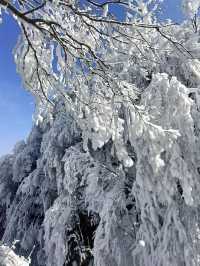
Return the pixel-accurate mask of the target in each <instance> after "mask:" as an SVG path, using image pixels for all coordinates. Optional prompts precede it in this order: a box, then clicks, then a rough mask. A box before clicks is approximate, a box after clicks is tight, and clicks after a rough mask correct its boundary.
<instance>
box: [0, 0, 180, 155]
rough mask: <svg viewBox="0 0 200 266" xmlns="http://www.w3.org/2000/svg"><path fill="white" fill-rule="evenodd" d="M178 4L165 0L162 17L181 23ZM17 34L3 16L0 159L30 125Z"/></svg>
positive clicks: (31, 108) (12, 23) (0, 36)
mask: <svg viewBox="0 0 200 266" xmlns="http://www.w3.org/2000/svg"><path fill="white" fill-rule="evenodd" d="M180 2H181V0H165V1H164V11H163V14H162V17H164V18H168V17H170V18H172V19H174V20H176V21H180V20H181V13H180V10H179V9H180V8H179V7H180ZM18 34H19V29H18V27H17V26H16V23H15V21H14V20H13V19H11V18H10V17H9V16H5V15H4V17H3V24H1V25H0V156H1V155H2V154H5V153H8V152H11V150H12V148H13V146H14V144H15V143H16V142H17V141H19V140H21V139H24V138H26V136H27V135H28V132H29V131H30V129H31V126H32V114H33V111H34V100H33V98H32V97H31V95H30V94H28V93H27V92H26V91H25V90H24V89H23V88H22V84H21V79H20V77H19V75H18V74H17V73H16V66H15V63H14V60H13V55H12V49H13V48H14V46H15V43H16V40H17V37H18Z"/></svg>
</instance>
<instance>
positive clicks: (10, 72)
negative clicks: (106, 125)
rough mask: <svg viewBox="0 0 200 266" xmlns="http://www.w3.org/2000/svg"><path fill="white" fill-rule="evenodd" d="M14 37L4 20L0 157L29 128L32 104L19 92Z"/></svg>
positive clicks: (7, 19)
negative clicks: (14, 57) (13, 52)
mask: <svg viewBox="0 0 200 266" xmlns="http://www.w3.org/2000/svg"><path fill="white" fill-rule="evenodd" d="M18 35H19V29H18V27H17V25H16V23H15V21H14V20H13V19H11V18H10V17H8V16H4V17H3V24H1V25H0V155H2V154H5V153H8V152H10V151H11V150H12V148H13V146H14V144H15V143H16V142H17V141H19V140H21V139H24V138H26V136H27V134H28V132H29V130H30V128H31V126H32V113H33V110H34V101H33V99H32V97H31V95H30V94H28V93H27V92H26V91H25V90H24V89H23V88H22V84H21V79H20V77H19V75H18V74H17V73H16V66H15V63H14V59H13V54H12V49H13V47H14V46H15V43H16V40H17V37H18Z"/></svg>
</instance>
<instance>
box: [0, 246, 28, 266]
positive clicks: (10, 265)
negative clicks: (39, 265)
mask: <svg viewBox="0 0 200 266" xmlns="http://www.w3.org/2000/svg"><path fill="white" fill-rule="evenodd" d="M0 265H1V266H28V265H30V264H29V261H27V260H25V259H24V258H23V257H19V256H17V255H16V254H15V253H14V251H13V250H12V249H10V248H9V247H6V246H0Z"/></svg>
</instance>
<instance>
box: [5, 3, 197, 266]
mask: <svg viewBox="0 0 200 266" xmlns="http://www.w3.org/2000/svg"><path fill="white" fill-rule="evenodd" d="M1 1H3V0H0V3H1ZM22 2H23V1H22ZM159 2H160V1H156V4H155V5H153V1H142V0H137V1H134V3H132V2H130V3H129V6H128V7H129V12H128V13H127V14H126V19H125V20H123V21H118V22H117V21H116V20H115V19H114V18H113V17H112V16H111V15H110V14H109V11H110V9H111V7H110V5H108V4H106V5H104V4H98V3H97V2H91V1H89V6H88V5H86V6H85V5H83V6H78V7H77V5H76V2H73V1H72V2H69V3H68V2H67V3H65V2H63V1H47V3H46V4H45V5H43V6H42V9H37V10H35V11H34V12H31V13H30V12H29V11H27V6H26V5H24V6H23V8H24V9H23V13H20V15H18V17H17V18H18V20H19V23H20V25H21V28H22V36H21V38H20V39H19V42H18V44H17V46H16V49H15V60H16V63H17V68H18V71H19V72H20V73H21V75H22V78H23V81H24V84H25V86H26V88H27V89H28V90H30V91H31V92H32V93H33V94H34V95H35V97H36V99H37V110H36V114H35V125H34V127H33V130H32V131H31V134H30V136H29V138H28V139H27V141H26V142H20V143H18V144H17V145H16V147H15V148H14V152H13V154H12V155H7V156H5V157H3V158H1V160H0V213H1V219H0V236H1V239H2V242H3V243H6V244H8V245H12V243H13V241H15V240H19V242H17V245H16V249H15V250H16V253H17V254H22V255H23V256H25V257H28V256H29V255H30V254H31V255H30V256H31V265H34V266H44V265H47V266H63V265H65V266H67V265H69V266H70V265H73V266H74V265H77V266H79V265H80V266H83V265H89V266H93V265H94V266H107V265H109V266H131V265H134V266H182V265H186V266H193V265H194V266H195V265H199V263H200V205H199V200H200V153H199V150H200V139H199V137H200V123H199V121H200V120H199V110H200V99H199V94H200V90H199V89H200V62H199V54H200V41H199V34H200V31H199V26H198V25H199V20H198V18H197V16H196V15H195V14H197V11H198V7H199V2H198V1H192V2H191V1H183V7H184V8H185V10H186V11H187V14H189V17H190V18H192V20H190V19H189V20H188V21H185V22H183V23H182V24H181V25H178V24H174V23H171V22H170V23H169V22H166V23H165V22H162V23H161V22H158V21H157V19H156V16H155V13H156V12H157V10H158V8H159V5H158V4H159ZM87 3H88V2H87ZM95 4H96V6H97V7H98V9H97V10H98V11H99V12H100V13H98V12H96V13H95V12H94V5H95ZM121 4H123V6H124V5H125V6H127V5H126V4H127V2H126V1H124V2H123V3H121ZM90 5H92V7H93V8H92V7H91V6H90ZM14 7H15V6H14ZM86 7H87V8H86ZM7 8H8V10H11V11H12V6H9V5H8V6H7ZM13 12H14V14H15V16H17V13H16V9H14V11H13ZM20 12H22V10H21V9H20ZM27 12H28V14H30V16H29V17H28V20H27V17H26V14H27ZM24 16H25V17H24ZM61 24H62V27H61V26H60V25H61Z"/></svg>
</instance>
